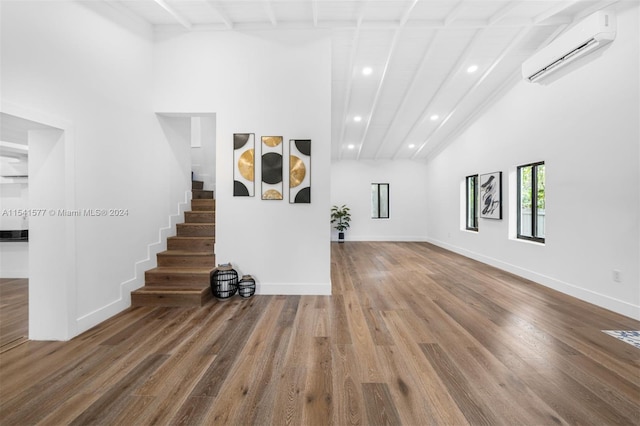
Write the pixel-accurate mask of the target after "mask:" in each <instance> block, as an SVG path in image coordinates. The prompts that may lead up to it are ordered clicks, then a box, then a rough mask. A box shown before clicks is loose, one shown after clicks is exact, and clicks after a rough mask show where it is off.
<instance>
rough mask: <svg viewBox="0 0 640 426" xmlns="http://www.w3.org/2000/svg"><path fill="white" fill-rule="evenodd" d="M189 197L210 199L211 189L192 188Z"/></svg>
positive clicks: (211, 197) (211, 196)
mask: <svg viewBox="0 0 640 426" xmlns="http://www.w3.org/2000/svg"><path fill="white" fill-rule="evenodd" d="M191 198H193V199H196V200H212V199H213V191H206V190H203V189H193V190H191Z"/></svg>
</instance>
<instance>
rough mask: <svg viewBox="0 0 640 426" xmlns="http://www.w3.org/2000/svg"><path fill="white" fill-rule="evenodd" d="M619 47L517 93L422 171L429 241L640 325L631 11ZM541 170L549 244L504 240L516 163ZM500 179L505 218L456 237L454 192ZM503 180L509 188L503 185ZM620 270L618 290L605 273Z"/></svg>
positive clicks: (639, 179)
mask: <svg viewBox="0 0 640 426" xmlns="http://www.w3.org/2000/svg"><path fill="white" fill-rule="evenodd" d="M629 6H630V4H629V3H627V4H625V5H623V9H622V10H620V11H619V13H618V34H617V38H616V40H615V41H614V42H613V43H612V44H611V45H609V46H608V47H605V48H604V49H603V50H602V51H601V52H599V53H600V54H599V55H595V56H593V57H591V58H590V60H585V61H582V62H581V63H580V64H575V65H576V66H573V67H572V69H571V72H568V73H566V74H565V75H564V76H562V78H559V79H557V80H556V81H552V82H550V83H549V84H546V85H540V84H527V83H524V82H521V83H519V84H517V86H516V87H514V88H513V90H511V91H510V92H509V93H508V94H507V95H506V96H505V97H504V98H503V99H501V100H500V101H499V102H498V103H497V104H496V105H495V106H493V107H492V108H491V109H489V110H488V111H487V112H486V113H485V114H484V115H483V116H482V117H481V118H480V119H479V120H478V121H477V122H475V123H474V124H473V125H471V126H470V128H469V129H468V130H466V131H465V132H464V133H463V134H461V135H460V136H459V137H457V138H456V139H455V140H454V141H453V142H452V143H451V144H450V145H449V146H448V147H447V149H445V150H444V151H443V152H442V153H441V154H439V155H437V156H436V157H435V158H433V159H432V161H430V162H429V163H428V174H427V179H426V182H427V187H428V194H429V198H430V199H431V200H432V202H430V203H429V204H428V234H427V235H428V237H429V240H430V241H433V242H434V243H436V244H440V245H442V246H444V247H447V248H450V249H452V250H454V251H457V252H460V253H462V254H465V255H468V256H470V257H473V258H476V259H479V260H481V261H484V262H487V263H490V264H493V265H496V266H498V267H500V268H503V269H506V270H509V271H512V272H514V273H516V274H519V275H522V276H525V277H528V278H530V279H532V280H534V281H537V282H539V283H542V284H544V285H547V286H550V287H552V288H555V289H558V290H561V291H563V292H566V293H568V294H571V295H574V296H577V297H579V298H582V299H584V300H587V301H590V302H593V303H596V304H599V305H601V306H604V307H606V308H608V309H611V310H614V311H617V312H620V313H622V314H625V315H628V316H632V317H635V318H640V269H639V268H640V267H639V259H640V248H639V244H640V243H639V238H638V236H639V235H640V227H639V218H640V209H639V197H640V176H639V170H640V167H639V159H640V153H639V140H640V126H639V125H640V123H639V120H640V110H639V105H640V99H639V81H638V80H639V75H640V69H639V65H638V63H639V57H638V55H639V53H638V52H639V51H640V48H639V40H640V38H639V34H638V28H640V25H639V22H638V21H639V19H638V16H639V13H638V7H637V5H636V6H635V7H633V8H629ZM541 160H544V161H545V163H546V189H547V205H546V243H545V244H544V245H539V244H532V243H527V242H522V241H517V240H515V239H511V238H510V233H509V232H510V231H509V225H510V223H512V224H513V220H510V219H509V217H508V213H509V212H510V211H511V212H513V211H514V209H515V186H514V184H515V181H514V179H515V176H513V172H514V170H515V167H516V166H518V165H522V164H526V163H530V162H535V161H541ZM494 171H502V172H503V178H504V180H503V185H504V191H503V195H504V196H505V197H507V195H508V194H510V193H511V196H509V197H507V199H505V200H504V202H505V205H504V210H503V211H504V217H505V219H503V220H501V221H495V220H483V219H480V224H479V232H478V233H472V232H467V231H462V230H460V210H461V209H463V208H464V205H463V204H462V205H461V202H460V183H461V182H462V181H463V180H464V177H465V176H467V175H470V174H474V173H480V174H482V173H488V172H494ZM510 176H511V179H510ZM614 269H616V270H620V271H621V276H622V282H620V283H618V282H614V280H613V273H612V271H613V270H614Z"/></svg>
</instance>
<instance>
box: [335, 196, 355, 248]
mask: <svg viewBox="0 0 640 426" xmlns="http://www.w3.org/2000/svg"><path fill="white" fill-rule="evenodd" d="M350 222H351V213H350V212H349V207H347V206H346V204H343V205H342V206H341V207H338V206H333V207H331V223H333V224H334V225H333V227H334V228H336V229H337V230H338V242H339V243H344V231H345V230H346V229H348V228H349V226H350V225H351V224H350Z"/></svg>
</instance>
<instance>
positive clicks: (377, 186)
mask: <svg viewBox="0 0 640 426" xmlns="http://www.w3.org/2000/svg"><path fill="white" fill-rule="evenodd" d="M371 218H372V219H389V184H388V183H372V184H371Z"/></svg>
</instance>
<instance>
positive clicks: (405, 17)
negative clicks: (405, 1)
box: [400, 0, 419, 27]
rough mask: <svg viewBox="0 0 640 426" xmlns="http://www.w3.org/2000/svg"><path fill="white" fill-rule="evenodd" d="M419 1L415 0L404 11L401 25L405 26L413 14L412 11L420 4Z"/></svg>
mask: <svg viewBox="0 0 640 426" xmlns="http://www.w3.org/2000/svg"><path fill="white" fill-rule="evenodd" d="M418 1H419V0H413V2H411V4H410V5H409V7H408V8H407V10H405V11H404V13H403V14H402V18H401V19H400V27H404V25H405V24H406V23H407V21H408V20H409V17H410V16H411V12H413V9H414V8H415V7H416V5H417V4H418Z"/></svg>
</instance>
